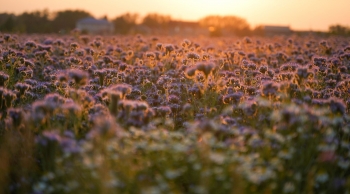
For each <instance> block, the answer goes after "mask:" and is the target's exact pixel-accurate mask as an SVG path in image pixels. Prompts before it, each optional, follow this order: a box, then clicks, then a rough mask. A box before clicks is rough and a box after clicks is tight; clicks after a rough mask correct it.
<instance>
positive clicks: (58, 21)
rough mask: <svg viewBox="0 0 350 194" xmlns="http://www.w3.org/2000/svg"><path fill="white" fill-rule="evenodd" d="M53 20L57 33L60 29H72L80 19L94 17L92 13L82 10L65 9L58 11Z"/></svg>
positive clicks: (54, 29)
mask: <svg viewBox="0 0 350 194" xmlns="http://www.w3.org/2000/svg"><path fill="white" fill-rule="evenodd" d="M54 15H55V17H54V19H53V20H52V26H53V31H54V32H55V33H57V32H59V31H60V30H65V31H71V30H73V29H74V28H75V25H76V23H77V21H78V20H80V19H83V18H86V17H92V15H91V14H90V13H88V12H86V11H82V10H65V11H59V12H56V13H55V14H54Z"/></svg>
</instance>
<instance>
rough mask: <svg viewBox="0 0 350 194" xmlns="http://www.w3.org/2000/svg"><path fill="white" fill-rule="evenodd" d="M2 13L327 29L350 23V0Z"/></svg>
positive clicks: (171, 2)
mask: <svg viewBox="0 0 350 194" xmlns="http://www.w3.org/2000/svg"><path fill="white" fill-rule="evenodd" d="M0 5H1V6H0V13H1V12H7V13H15V14H20V13H23V12H25V11H36V10H43V9H48V10H49V11H50V12H54V11H61V10H67V9H74V10H75V9H80V10H85V11H87V12H89V13H91V14H92V15H94V16H95V17H97V18H98V17H102V16H105V15H106V16H107V17H108V18H109V19H113V18H115V17H116V16H118V15H121V14H124V13H127V12H130V13H138V14H140V16H145V15H146V14H147V13H160V14H166V15H170V16H171V17H172V18H173V19H181V20H189V21H197V20H199V19H200V18H203V17H205V16H207V15H234V16H238V17H241V18H244V19H246V20H247V22H248V23H249V24H250V25H251V27H255V26H257V25H259V24H261V25H284V26H290V27H291V28H292V29H293V30H322V31H326V30H328V27H329V26H330V25H334V24H340V25H344V26H350V11H349V8H350V0H210V1H209V0H0Z"/></svg>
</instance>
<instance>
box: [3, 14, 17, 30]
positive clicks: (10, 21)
mask: <svg viewBox="0 0 350 194" xmlns="http://www.w3.org/2000/svg"><path fill="white" fill-rule="evenodd" d="M15 27H16V21H15V16H14V15H13V14H7V13H4V14H0V31H2V32H14V31H15Z"/></svg>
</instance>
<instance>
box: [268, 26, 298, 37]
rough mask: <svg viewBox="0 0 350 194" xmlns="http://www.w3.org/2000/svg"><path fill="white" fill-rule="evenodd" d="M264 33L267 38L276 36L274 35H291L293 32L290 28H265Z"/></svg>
mask: <svg viewBox="0 0 350 194" xmlns="http://www.w3.org/2000/svg"><path fill="white" fill-rule="evenodd" d="M263 31H264V35H265V36H274V35H290V34H292V32H293V31H292V30H291V29H290V28H289V26H270V25H265V26H263Z"/></svg>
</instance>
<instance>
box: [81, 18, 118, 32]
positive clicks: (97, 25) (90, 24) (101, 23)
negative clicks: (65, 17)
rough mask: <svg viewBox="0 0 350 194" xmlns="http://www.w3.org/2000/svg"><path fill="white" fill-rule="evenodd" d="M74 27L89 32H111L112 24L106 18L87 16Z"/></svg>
mask: <svg viewBox="0 0 350 194" xmlns="http://www.w3.org/2000/svg"><path fill="white" fill-rule="evenodd" d="M76 28H77V29H79V30H81V31H85V32H87V33H89V34H111V33H113V32H114V25H113V24H112V23H111V22H109V21H108V20H106V19H95V18H92V17H87V18H84V19H81V20H79V21H78V22H77V24H76Z"/></svg>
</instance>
